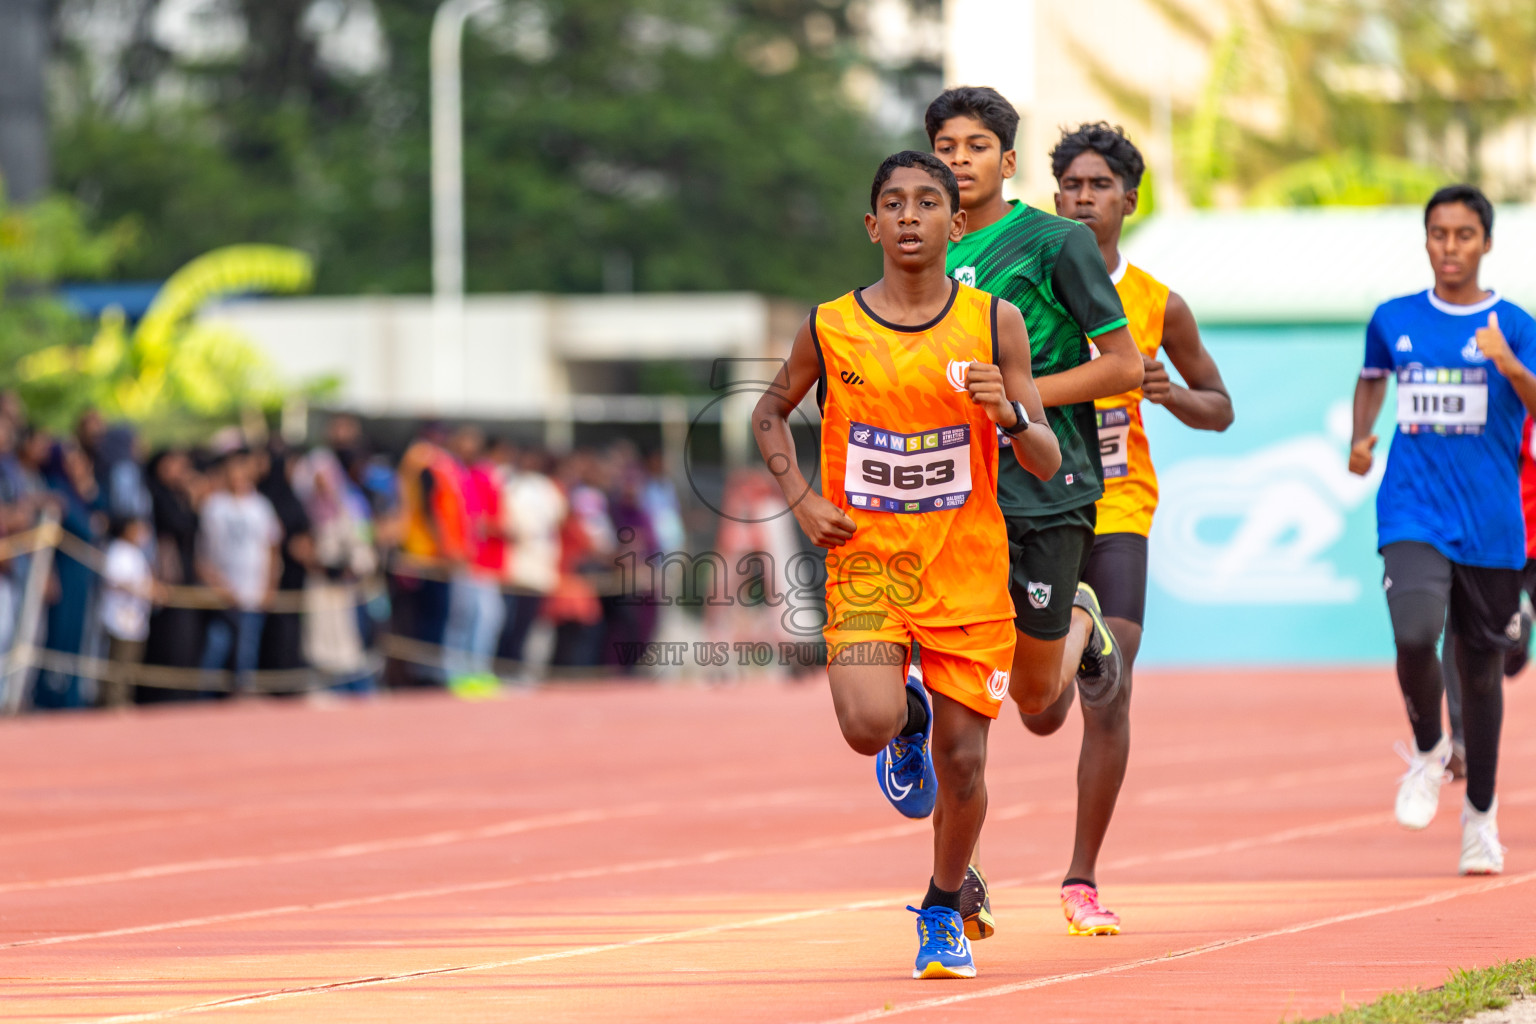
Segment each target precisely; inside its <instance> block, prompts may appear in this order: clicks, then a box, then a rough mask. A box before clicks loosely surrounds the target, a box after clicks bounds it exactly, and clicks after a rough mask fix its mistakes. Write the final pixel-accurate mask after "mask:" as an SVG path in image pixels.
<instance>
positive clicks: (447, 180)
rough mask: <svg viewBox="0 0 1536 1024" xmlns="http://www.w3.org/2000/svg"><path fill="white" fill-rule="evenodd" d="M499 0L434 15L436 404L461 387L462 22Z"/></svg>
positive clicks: (446, 3)
mask: <svg viewBox="0 0 1536 1024" xmlns="http://www.w3.org/2000/svg"><path fill="white" fill-rule="evenodd" d="M498 4H499V0H443V2H442V3H441V4H440V5H438V8H437V13H436V14H435V15H433V17H432V41H431V77H432V349H433V352H432V377H433V381H432V383H433V388H432V390H433V397H434V399H435V401H436V402H437V404H438V405H440V406H441V405H444V404H448V403H452V402H453V401H454V400H456V399H462V397H463V390H464V110H463V102H462V93H463V73H462V67H461V65H462V60H461V52H462V48H463V41H464V23H465V22H467V21H468V20H469V19H470V18H472V17H474V16H475V15H477V14H480V13H482V12H485V11H489V10H491V9H493V8H495V7H496V6H498Z"/></svg>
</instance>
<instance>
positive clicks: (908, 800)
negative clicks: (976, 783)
mask: <svg viewBox="0 0 1536 1024" xmlns="http://www.w3.org/2000/svg"><path fill="white" fill-rule="evenodd" d="M907 690H908V691H910V692H913V693H916V694H917V696H918V699H919V700H921V701H922V702H923V708H924V710H926V711H927V712H928V724H927V725H926V726H924V727H923V731H922V733H921V734H920V735H916V736H897V737H896V738H895V739H893V740H891V742H890V743H888V744H886V746H885V749H884V750H882V751H880V753H878V754H876V755H875V777H876V778H878V779H879V780H880V792H882V793H884V794H885V798H886V799H887V800H889V801H890V802H891V806H892V807H894V808H896V809H897V810H898V811H900V812H901V813H902V814H905V815H906V816H907V817H909V818H926V817H928V815H930V814H932V813H933V805H934V803H935V802H936V801H937V800H938V798H939V779H938V776H936V775H935V774H934V772H933V758H932V756H930V754H929V750H928V746H929V739H930V738H931V737H932V736H933V706H932V705H931V704H929V702H928V691H927V690H926V689H925V688H924V687H923V674H922V672H921V671H920V670H919V669H918V668H917V667H916V666H915V665H914V666H913V667H912V669H911V671H909V672H908V673H907Z"/></svg>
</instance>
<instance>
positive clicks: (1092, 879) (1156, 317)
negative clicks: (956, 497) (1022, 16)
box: [1024, 123, 1232, 935]
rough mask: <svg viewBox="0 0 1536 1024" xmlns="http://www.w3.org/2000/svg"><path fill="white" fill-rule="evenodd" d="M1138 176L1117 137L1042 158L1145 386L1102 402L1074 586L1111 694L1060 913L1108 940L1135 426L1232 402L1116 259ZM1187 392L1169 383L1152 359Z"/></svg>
mask: <svg viewBox="0 0 1536 1024" xmlns="http://www.w3.org/2000/svg"><path fill="white" fill-rule="evenodd" d="M1143 169H1144V163H1143V161H1142V157H1141V154H1140V153H1139V152H1138V151H1137V149H1136V147H1135V146H1134V145H1132V144H1131V141H1130V140H1129V139H1127V138H1126V137H1125V134H1124V133H1123V132H1122V131H1121V130H1120V129H1119V128H1111V127H1110V126H1109V125H1107V124H1103V123H1100V124H1085V125H1082V126H1080V127H1079V128H1078V129H1077V130H1076V131H1072V132H1066V133H1065V134H1063V135H1062V137H1061V141H1060V142H1059V143H1057V145H1056V148H1055V149H1054V150H1052V151H1051V171H1052V173H1053V174H1054V176H1055V178H1056V185H1057V189H1058V191H1057V193H1056V212H1057V213H1058V214H1060V215H1061V216H1063V217H1068V218H1071V219H1072V220H1076V221H1078V222H1079V223H1082V224H1086V225H1087V226H1088V227H1089V228H1091V229H1092V231H1093V234H1094V237H1095V239H1096V240H1097V241H1098V243H1099V251H1100V253H1101V254H1102V255H1103V257H1104V265H1105V266H1106V267H1108V268H1109V272H1110V280H1112V281H1114V283H1115V290H1116V291H1117V292H1119V294H1120V301H1121V303H1122V304H1123V305H1124V306H1125V315H1126V317H1127V319H1128V320H1129V321H1130V328H1131V336H1132V337H1133V338H1134V339H1135V340H1136V347H1137V348H1138V349H1140V350H1141V354H1142V361H1143V364H1144V367H1145V376H1144V378H1143V380H1142V385H1141V387H1140V388H1139V389H1138V390H1135V391H1130V392H1127V393H1126V394H1123V395H1117V396H1115V397H1113V398H1101V399H1099V400H1098V401H1097V403H1095V404H1096V405H1097V409H1098V417H1099V457H1100V459H1101V461H1102V463H1103V466H1104V496H1103V497H1102V498H1100V499H1099V504H1098V520H1097V523H1096V525H1095V528H1094V534H1095V536H1094V541H1093V549H1092V552H1091V553H1090V555H1089V557H1088V565H1087V568H1086V569H1084V571H1083V581H1084V582H1085V583H1087V584H1088V585H1089V586H1091V587H1093V589H1094V591H1095V592H1096V593H1097V594H1098V595H1099V604H1100V607H1101V608H1102V609H1103V612H1104V620H1105V622H1107V623H1108V625H1109V628H1110V631H1111V632H1112V633H1113V634H1114V637H1115V642H1116V643H1117V644H1118V645H1119V646H1120V658H1121V664H1122V673H1123V674H1122V676H1121V688H1120V692H1119V693H1118V694H1117V695H1116V696H1115V699H1114V700H1112V701H1110V703H1109V704H1108V705H1106V706H1104V707H1097V708H1094V707H1089V706H1088V705H1087V704H1086V703H1084V705H1083V745H1082V750H1081V752H1080V753H1079V755H1078V762H1077V838H1076V843H1075V845H1074V847H1073V850H1072V865H1071V867H1069V868H1068V869H1067V877H1066V881H1065V882H1063V883H1062V893H1061V900H1062V911H1063V912H1064V913H1065V914H1066V917H1067V930H1068V932H1069V933H1070V934H1074V935H1113V934H1116V933H1118V932H1119V931H1120V918H1119V916H1118V915H1116V914H1114V913H1113V912H1111V911H1108V910H1105V909H1104V908H1103V907H1102V906H1100V904H1099V893H1098V881H1097V875H1096V870H1097V866H1098V858H1099V848H1100V847H1101V846H1102V845H1103V842H1104V836H1105V833H1106V832H1108V830H1109V820H1110V816H1111V815H1112V814H1113V813H1114V809H1115V799H1116V797H1118V796H1119V794H1120V784H1121V783H1122V782H1123V781H1124V780H1125V768H1126V762H1127V760H1128V759H1129V757H1130V748H1131V729H1130V702H1131V667H1132V665H1133V664H1134V663H1135V661H1136V652H1137V650H1138V649H1139V648H1140V647H1141V624H1142V616H1143V612H1144V611H1145V609H1146V603H1147V534H1148V533H1149V532H1150V531H1151V529H1152V513H1153V511H1154V510H1155V509H1156V508H1157V474H1156V473H1155V472H1154V471H1153V469H1152V454H1151V452H1150V450H1149V449H1148V447H1147V434H1146V430H1145V429H1144V428H1143V426H1142V418H1141V400H1142V398H1146V399H1147V401H1149V402H1153V403H1154V404H1157V405H1161V406H1162V407H1163V408H1165V409H1167V410H1168V411H1169V412H1171V413H1173V415H1174V416H1175V417H1176V418H1177V419H1178V420H1179V421H1180V422H1182V423H1183V424H1184V425H1185V426H1189V427H1193V428H1194V429H1196V430H1225V429H1226V428H1227V427H1228V426H1229V425H1230V424H1231V423H1232V400H1231V399H1230V398H1229V397H1228V396H1227V390H1226V386H1225V385H1224V384H1223V383H1222V380H1221V373H1220V371H1219V370H1217V368H1216V362H1215V360H1213V359H1212V358H1211V355H1210V353H1209V352H1207V351H1206V349H1205V346H1204V345H1203V344H1201V342H1200V330H1199V328H1198V327H1196V325H1195V318H1194V315H1193V314H1191V313H1190V311H1189V307H1188V306H1187V305H1185V304H1184V300H1183V299H1181V298H1179V296H1178V293H1176V292H1172V291H1169V290H1168V286H1167V285H1165V284H1163V283H1161V282H1160V281H1158V280H1157V279H1155V278H1154V277H1152V276H1151V275H1150V274H1148V273H1147V272H1146V271H1144V270H1142V269H1140V268H1139V267H1135V266H1133V265H1131V264H1130V263H1128V262H1126V259H1125V257H1124V256H1123V255H1121V253H1120V232H1121V228H1122V226H1123V225H1124V222H1125V218H1126V217H1128V216H1130V215H1131V214H1132V213H1135V212H1136V202H1137V198H1138V196H1137V188H1138V186H1139V185H1140V184H1141V175H1142V171H1143ZM1159 348H1161V349H1162V351H1163V352H1165V353H1167V355H1168V358H1169V359H1171V360H1172V361H1173V365H1174V366H1175V367H1176V368H1177V369H1178V371H1179V373H1180V374H1181V375H1182V376H1183V378H1184V380H1185V381H1186V382H1187V385H1188V386H1181V385H1179V384H1175V383H1173V382H1172V381H1170V380H1169V377H1168V370H1167V368H1166V367H1164V365H1163V364H1162V363H1161V362H1160V361H1159V360H1158V358H1157V356H1158V350H1159ZM1071 700H1072V691H1071V690H1070V689H1069V690H1067V692H1066V696H1065V698H1064V699H1063V700H1061V701H1059V702H1057V704H1056V705H1055V706H1053V707H1052V708H1051V709H1050V710H1048V711H1046V712H1045V713H1043V714H1039V715H1026V716H1025V718H1024V724H1025V725H1026V726H1028V727H1029V729H1030V731H1031V732H1034V733H1037V734H1040V735H1048V734H1050V733H1053V732H1055V731H1056V730H1057V729H1059V728H1061V725H1062V723H1063V722H1064V721H1065V720H1066V716H1067V712H1068V710H1070V708H1071Z"/></svg>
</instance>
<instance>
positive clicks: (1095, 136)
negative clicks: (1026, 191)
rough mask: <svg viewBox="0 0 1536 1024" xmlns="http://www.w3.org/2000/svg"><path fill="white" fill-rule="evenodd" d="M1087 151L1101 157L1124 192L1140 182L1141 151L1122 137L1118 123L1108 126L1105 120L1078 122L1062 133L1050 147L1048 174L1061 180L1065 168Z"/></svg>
mask: <svg viewBox="0 0 1536 1024" xmlns="http://www.w3.org/2000/svg"><path fill="white" fill-rule="evenodd" d="M1089 150H1092V151H1093V152H1095V153H1097V154H1099V156H1101V157H1103V158H1104V162H1105V163H1107V164H1109V169H1110V170H1111V171H1113V172H1114V173H1115V176H1116V177H1117V178H1119V179H1120V184H1122V185H1124V186H1125V189H1126V191H1127V192H1129V191H1130V190H1131V189H1133V188H1138V187H1139V186H1140V185H1141V176H1142V174H1144V173H1145V172H1146V169H1147V163H1146V161H1145V160H1143V159H1142V158H1141V150H1139V149H1137V148H1136V146H1135V144H1134V143H1132V142H1131V140H1130V139H1128V138H1126V137H1125V129H1124V128H1121V127H1120V126H1119V125H1114V126H1113V127H1111V126H1110V125H1109V123H1108V122H1105V121H1099V122H1097V123H1096V124H1081V125H1078V126H1077V129H1076V130H1075V131H1070V132H1069V131H1063V132H1062V133H1061V141H1060V142H1058V143H1056V148H1055V149H1053V150H1051V177H1053V178H1055V179H1056V180H1057V181H1060V180H1061V176H1062V175H1063V174H1066V173H1067V168H1068V167H1071V166H1072V161H1073V160H1076V159H1077V158H1078V157H1080V156H1082V155H1083V154H1084V153H1086V152H1088V151H1089Z"/></svg>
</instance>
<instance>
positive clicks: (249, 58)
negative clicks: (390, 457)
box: [55, 0, 884, 298]
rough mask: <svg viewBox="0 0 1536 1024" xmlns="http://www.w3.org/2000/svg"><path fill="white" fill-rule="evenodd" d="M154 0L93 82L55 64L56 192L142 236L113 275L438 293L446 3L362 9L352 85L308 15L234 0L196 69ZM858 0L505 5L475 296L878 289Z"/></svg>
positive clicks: (480, 77)
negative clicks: (194, 273) (190, 273)
mask: <svg viewBox="0 0 1536 1024" xmlns="http://www.w3.org/2000/svg"><path fill="white" fill-rule="evenodd" d="M160 2H161V0H122V2H121V3H120V4H119V7H123V6H127V7H134V5H137V7H136V10H137V15H136V16H135V18H134V19H132V21H133V24H135V25H137V26H138V29H137V30H136V33H137V34H136V35H135V37H134V42H132V43H131V44H130V45H128V46H127V47H126V48H125V49H124V50H123V51H122V52H121V54H120V55H119V56H118V57H117V58H116V60H115V62H114V63H113V66H112V67H111V68H109V69H107V70H106V71H105V72H104V71H103V69H101V68H100V67H98V66H96V65H97V64H98V63H99V62H97V61H93V60H92V59H90V58H89V57H88V56H87V55H86V54H85V53H84V52H83V51H82V52H76V53H65V54H64V55H63V57H62V58H61V65H62V66H63V67H64V68H65V69H66V71H67V72H68V73H65V74H62V75H61V76H60V78H61V79H62V80H63V81H64V82H65V83H66V84H65V85H64V86H63V87H61V88H60V90H59V96H58V100H57V102H56V104H55V106H56V113H55V125H56V149H57V151H56V166H57V174H58V178H59V182H60V184H61V185H62V186H63V187H65V188H66V189H68V190H69V191H70V192H72V193H73V194H74V195H76V196H78V197H80V198H81V199H82V200H83V201H85V202H86V203H87V204H88V205H89V207H90V209H91V210H92V212H93V214H94V216H95V217H96V218H97V220H98V222H100V223H113V222H116V221H117V220H119V219H131V220H133V221H135V222H137V223H138V224H139V226H140V229H141V235H142V237H143V240H144V241H143V244H142V245H141V246H140V247H139V248H138V249H137V250H136V252H135V253H134V254H133V255H132V256H131V257H130V259H129V260H128V262H127V263H126V264H125V267H124V273H125V274H126V275H128V276H142V277H162V276H164V275H166V274H168V273H170V272H171V271H172V270H174V269H175V268H176V267H177V266H179V265H180V264H181V263H183V262H184V261H186V260H187V259H189V258H190V257H192V256H194V255H196V254H197V253H200V252H202V251H205V250H207V249H211V248H213V247H215V246H218V245H222V244H228V243H231V242H237V241H238V242H267V243H277V244H284V245H293V246H297V247H300V248H302V249H304V250H305V251H307V252H309V253H311V254H312V255H313V256H314V257H315V260H316V264H317V266H318V272H319V277H318V280H317V288H318V290H320V291H324V292H371V291H383V292H401V291H425V290H427V289H428V288H429V286H430V231H429V198H428V168H429V151H428V145H427V132H428V82H427V38H428V34H429V28H430V24H431V18H432V13H433V10H434V9H435V7H436V3H434V2H429V0H373V3H372V5H371V8H372V10H373V11H375V12H376V14H377V23H378V25H379V26H380V27H381V28H382V38H383V53H384V59H383V61H382V62H380V63H378V64H377V66H374V67H371V68H364V69H361V70H358V69H353V70H346V69H345V68H344V67H341V66H338V64H337V62H336V61H334V60H328V59H327V58H326V56H325V54H324V52H323V47H322V46H321V45H320V41H321V40H322V39H323V35H324V33H323V32H317V30H316V29H315V28H314V23H313V18H314V17H315V8H317V7H319V6H322V5H321V4H318V3H317V2H316V0H232V2H231V3H229V4H227V5H225V9H226V10H227V11H231V12H233V14H234V15H235V16H236V18H237V20H238V24H239V26H240V27H241V32H242V34H243V37H244V43H243V45H240V46H238V47H235V48H233V49H232V50H231V52H230V53H229V54H228V55H227V56H224V57H220V58H217V59H215V58H205V59H203V60H201V61H197V62H194V61H191V60H188V59H185V58H178V57H177V56H175V55H173V54H171V53H169V52H167V51H165V50H164V49H162V48H160V47H159V46H158V45H157V44H156V43H155V42H154V36H153V34H152V33H151V32H150V31H149V28H148V26H149V25H151V24H152V23H153V16H154V14H155V11H156V8H157V6H158V5H159V3H160ZM357 3H358V0H352V5H353V6H356V5H357ZM328 6H329V7H330V8H337V7H345V6H347V3H346V2H344V0H331V2H330V3H329V5H328ZM850 6H851V5H850V3H849V0H725V2H721V0H508V2H507V3H506V4H505V5H504V7H503V12H502V14H501V15H500V16H499V17H498V18H496V19H495V20H492V21H489V22H486V23H479V22H477V23H475V24H474V25H472V26H471V28H470V29H469V31H468V33H467V35H466V40H465V79H464V105H465V168H466V190H467V195H466V224H467V247H468V285H469V287H470V289H471V290H474V291H512V290H550V291H566V292H568V291H595V290H601V289H602V288H603V287H604V285H605V283H607V284H608V285H610V286H613V285H618V286H623V285H625V284H626V283H628V281H630V280H632V283H633V286H634V287H635V288H636V289H639V290H672V289H676V290H693V289H744V290H753V291H761V292H767V293H772V294H782V295H788V296H795V297H801V298H815V297H824V296H825V295H827V294H829V293H834V292H836V291H838V290H840V289H843V288H846V287H848V286H850V285H852V284H856V283H859V282H860V281H862V280H865V279H867V278H868V277H869V276H870V275H871V274H872V273H873V272H875V268H876V267H877V265H878V264H877V262H876V260H875V256H874V253H873V251H872V250H871V248H870V246H869V245H868V242H867V239H865V238H864V237H863V231H862V228H861V226H860V223H859V217H860V215H861V213H862V212H863V210H864V208H865V203H866V198H865V197H866V195H867V193H866V191H865V189H866V187H867V182H868V181H869V178H870V176H871V175H872V173H873V171H874V167H875V164H876V162H877V161H878V159H879V158H880V157H881V156H882V155H883V150H884V146H883V144H882V140H881V139H879V138H878V137H877V134H876V132H875V131H874V130H873V129H872V128H871V127H870V126H869V123H868V121H867V119H866V118H865V117H864V116H863V115H862V114H861V112H860V111H858V110H857V109H855V108H854V107H853V105H852V104H851V103H850V101H849V100H848V98H847V90H845V89H844V88H843V83H844V80H845V76H846V75H848V74H849V73H850V71H851V70H853V69H854V68H856V67H857V66H858V65H859V64H860V63H861V58H860V57H859V56H858V48H857V46H856V45H855V43H854V32H853V26H852V25H851V24H850V18H849V7H850ZM66 35H67V33H66ZM103 82H107V83H109V85H107V86H103V84H102V83H103Z"/></svg>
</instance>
